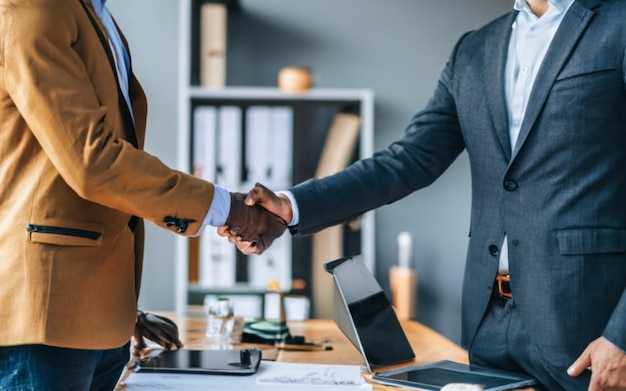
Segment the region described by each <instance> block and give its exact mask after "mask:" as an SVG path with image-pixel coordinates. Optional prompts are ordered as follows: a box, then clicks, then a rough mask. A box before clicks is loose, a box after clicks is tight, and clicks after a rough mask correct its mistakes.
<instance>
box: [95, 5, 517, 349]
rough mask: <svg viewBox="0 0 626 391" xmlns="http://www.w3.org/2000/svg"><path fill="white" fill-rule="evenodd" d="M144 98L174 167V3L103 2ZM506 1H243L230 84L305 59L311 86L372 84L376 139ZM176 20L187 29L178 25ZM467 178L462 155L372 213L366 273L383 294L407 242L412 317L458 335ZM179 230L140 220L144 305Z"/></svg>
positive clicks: (168, 296)
mask: <svg viewBox="0 0 626 391" xmlns="http://www.w3.org/2000/svg"><path fill="white" fill-rule="evenodd" d="M107 4H108V7H109V8H110V10H111V12H112V13H113V15H114V17H115V18H116V20H117V22H118V24H119V25H120V26H121V28H122V30H123V31H124V33H125V35H126V38H127V39H128V41H129V43H130V47H131V53H132V59H133V67H134V72H135V74H136V75H137V76H138V78H139V80H140V81H141V82H142V84H143V87H144V89H145V90H146V93H147V95H148V103H149V116H148V135H147V141H146V150H147V151H148V152H150V153H151V154H154V155H156V156H158V157H159V158H160V159H161V160H163V161H164V162H165V163H166V164H168V165H169V166H171V167H177V162H178V156H177V151H178V147H177V143H178V136H177V131H178V130H177V127H178V115H179V113H178V103H179V102H178V100H179V99H180V97H179V95H178V94H179V58H178V56H179V50H180V46H179V45H180V37H179V35H180V29H181V26H180V23H181V22H180V20H181V18H180V14H179V13H180V9H179V8H180V7H179V2H178V0H109V1H108V3H107ZM512 4H513V1H512V0H468V1H458V0H437V1H426V0H240V1H239V6H240V10H238V11H237V14H236V16H235V17H236V18H239V20H238V22H237V26H238V28H237V29H236V30H234V31H233V30H231V29H229V38H228V42H229V44H228V49H227V50H228V54H227V59H228V63H227V64H228V65H227V85H228V86H267V87H272V86H276V78H277V74H278V71H279V70H280V69H281V68H283V67H285V66H289V65H300V66H306V67H308V68H309V69H310V70H311V71H312V74H313V83H314V87H316V88H367V89H371V90H372V91H373V93H374V103H375V105H374V119H375V122H374V146H375V149H376V150H377V149H381V148H384V147H385V146H387V145H388V144H389V143H390V142H391V141H393V140H395V139H396V138H398V137H400V135H401V134H402V132H403V131H404V128H405V126H406V124H407V123H408V121H409V120H410V118H411V117H412V116H413V114H414V113H415V112H417V111H418V110H420V109H421V108H423V107H424V105H425V104H426V102H427V101H428V99H429V97H430V95H431V93H432V91H433V89H434V87H435V85H436V83H437V79H438V77H439V74H440V72H441V70H442V69H443V67H444V65H445V63H446V60H447V58H448V56H449V54H450V53H451V50H452V48H453V46H454V44H455V43H456V41H457V39H458V38H459V37H460V36H461V35H462V34H463V33H464V32H467V31H469V30H472V29H476V28H478V27H480V26H482V25H483V24H485V23H487V22H488V21H490V20H491V19H493V18H495V17H498V16H500V15H502V14H504V13H506V12H508V11H509V10H510V9H511V8H512ZM182 27H185V26H182ZM470 187H471V181H470V176H469V161H468V159H467V156H466V155H465V154H462V155H461V156H460V157H459V158H458V159H457V161H456V162H455V163H454V164H453V165H452V166H451V167H450V169H449V170H448V171H447V172H446V173H445V174H444V175H443V176H442V177H441V178H440V179H439V180H437V181H436V182H435V183H434V184H433V185H432V186H430V187H429V188H427V189H424V190H422V191H419V192H417V193H414V194H412V195H410V196H409V197H406V198H405V199H403V200H401V201H398V202H396V203H394V204H392V205H388V206H385V207H382V208H380V209H378V210H377V211H376V212H375V216H376V217H375V219H376V229H375V241H376V256H375V258H376V259H375V261H376V265H375V270H374V271H373V272H374V274H375V277H376V278H377V280H378V281H379V283H380V285H381V286H382V287H383V289H384V290H385V291H386V292H387V293H389V270H390V267H391V266H393V265H395V264H397V262H398V245H397V240H396V238H397V236H398V234H399V233H400V232H402V231H408V232H409V233H410V234H411V236H412V240H413V253H412V259H411V265H412V266H413V268H414V269H415V270H416V271H417V293H416V296H417V299H416V304H415V318H416V319H417V320H418V321H420V322H422V323H424V324H426V325H427V326H429V327H431V328H433V329H435V330H436V331H438V332H440V333H441V334H443V335H444V336H446V337H448V338H449V339H451V340H452V341H454V342H457V343H458V342H459V341H460V327H461V321H460V316H461V285H462V276H463V270H464V265H465V255H466V246H467V241H468V233H469V209H470V203H471V199H470V198H471V196H470V190H471V189H470ZM175 253H176V235H173V234H171V233H169V232H166V231H164V230H160V229H159V228H156V227H155V226H153V225H151V224H148V225H147V238H146V254H145V258H146V259H145V266H144V275H143V282H142V292H141V296H140V307H141V308H142V309H144V310H163V311H171V310H173V309H174V306H175V292H174V291H175V286H174V285H175V284H174V277H173V276H174V275H175V272H176V265H175V263H176V260H175V259H176V254H175Z"/></svg>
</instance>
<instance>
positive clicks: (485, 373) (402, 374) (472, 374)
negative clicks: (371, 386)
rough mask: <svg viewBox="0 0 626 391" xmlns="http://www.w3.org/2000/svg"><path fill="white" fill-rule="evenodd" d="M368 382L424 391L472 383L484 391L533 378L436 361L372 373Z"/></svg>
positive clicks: (508, 387)
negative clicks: (453, 384)
mask: <svg viewBox="0 0 626 391" xmlns="http://www.w3.org/2000/svg"><path fill="white" fill-rule="evenodd" d="M372 379H373V380H375V381H378V382H379V383H384V384H393V385H402V386H405V387H412V388H419V389H426V390H439V389H440V388H441V387H443V386H445V385H446V384H451V383H465V384H476V385H479V386H481V387H482V388H483V390H485V391H487V390H492V391H496V390H511V389H515V388H520V387H523V386H530V385H533V384H536V382H535V380H534V379H533V378H531V377H529V376H527V375H524V374H519V373H513V372H506V371H500V370H495V369H490V368H484V367H478V366H469V365H465V364H460V363H455V362H452V361H438V362H434V363H430V364H423V365H417V366H412V367H406V368H399V369H395V370H391V371H386V372H379V373H376V374H374V376H373V377H372Z"/></svg>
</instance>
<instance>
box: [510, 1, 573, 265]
mask: <svg viewBox="0 0 626 391" xmlns="http://www.w3.org/2000/svg"><path fill="white" fill-rule="evenodd" d="M573 2H574V0H549V1H548V4H549V8H548V10H547V11H546V13H545V14H543V15H542V16H541V18H538V17H537V16H536V15H535V14H533V13H532V11H531V10H530V7H529V6H528V3H526V1H525V0H515V4H514V6H513V7H514V8H515V9H516V10H517V11H519V13H518V14H517V17H516V18H515V21H514V22H513V25H512V26H511V29H512V31H511V40H510V41H509V52H508V57H507V62H506V69H505V75H504V76H505V78H504V79H505V84H504V92H505V98H506V109H507V112H508V118H509V139H510V141H511V150H513V149H514V148H515V143H516V142H517V136H519V131H520V128H521V126H522V121H523V119H524V113H525V112H526V106H527V105H528V98H529V96H530V93H531V91H532V88H533V85H534V83H535V78H536V77H537V72H539V68H540V67H541V63H542V62H543V59H544V57H545V55H546V52H547V51H548V47H550V43H551V42H552V38H554V34H555V33H556V30H557V29H558V28H559V26H560V25H561V21H562V20H563V17H564V16H565V14H566V13H567V10H568V9H569V7H570V6H571V5H572V3H573ZM508 271H509V247H508V244H507V239H506V236H505V238H504V242H503V243H502V251H501V252H500V264H499V266H498V273H499V274H508Z"/></svg>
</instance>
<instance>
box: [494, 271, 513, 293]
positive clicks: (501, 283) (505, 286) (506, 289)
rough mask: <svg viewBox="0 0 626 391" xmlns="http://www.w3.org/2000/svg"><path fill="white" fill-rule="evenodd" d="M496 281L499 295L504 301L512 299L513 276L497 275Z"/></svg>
mask: <svg viewBox="0 0 626 391" xmlns="http://www.w3.org/2000/svg"><path fill="white" fill-rule="evenodd" d="M496 281H497V282H498V293H499V294H500V297H502V298H503V299H512V298H513V292H511V285H510V282H511V276H510V275H508V274H498V275H496Z"/></svg>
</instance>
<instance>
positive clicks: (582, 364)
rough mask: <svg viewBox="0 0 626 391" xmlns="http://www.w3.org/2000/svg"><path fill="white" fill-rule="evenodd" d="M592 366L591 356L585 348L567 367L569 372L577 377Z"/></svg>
mask: <svg viewBox="0 0 626 391" xmlns="http://www.w3.org/2000/svg"><path fill="white" fill-rule="evenodd" d="M589 366H591V357H590V355H589V353H587V350H585V351H584V352H583V353H582V354H581V355H580V357H578V359H576V361H574V363H573V364H572V365H570V367H569V368H568V369H567V374H568V375H570V376H572V377H576V376H579V375H581V374H582V373H583V372H584V371H585V369H587V368H588V367H589Z"/></svg>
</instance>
